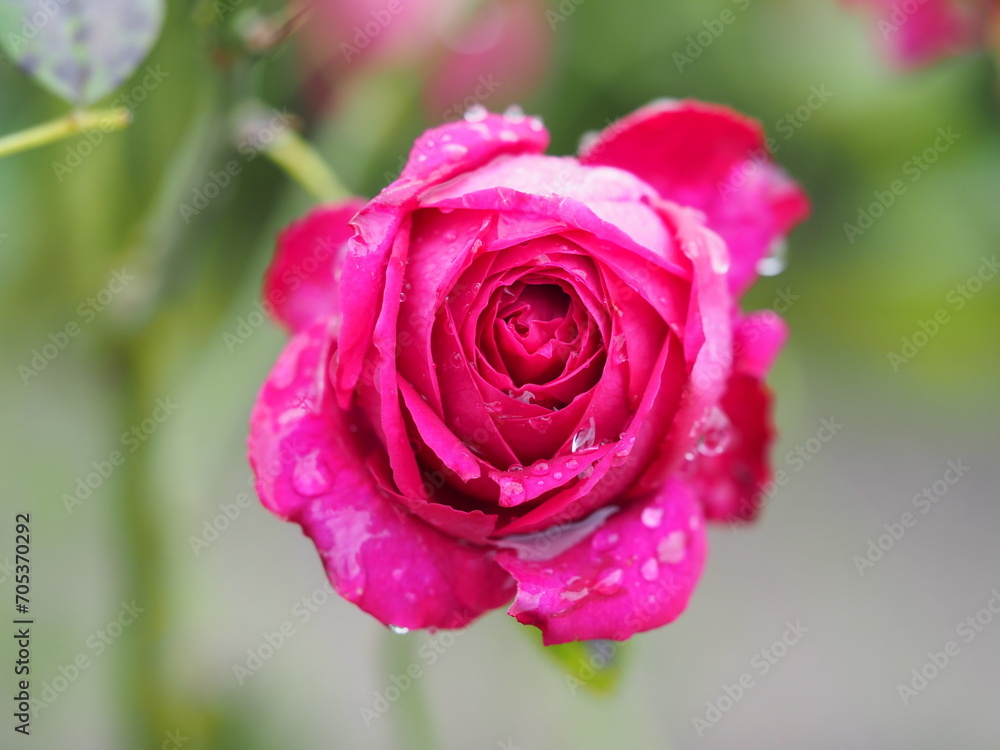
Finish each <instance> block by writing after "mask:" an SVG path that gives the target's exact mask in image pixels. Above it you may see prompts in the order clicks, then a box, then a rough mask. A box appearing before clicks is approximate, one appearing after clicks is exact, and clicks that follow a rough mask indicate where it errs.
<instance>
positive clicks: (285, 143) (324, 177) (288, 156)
mask: <svg viewBox="0 0 1000 750" xmlns="http://www.w3.org/2000/svg"><path fill="white" fill-rule="evenodd" d="M264 153H265V154H267V156H268V158H270V159H271V161H273V162H274V163H275V164H277V165H278V166H279V167H281V168H282V169H283V170H285V172H286V173H288V175H289V176H290V177H292V179H294V180H295V181H296V182H298V183H299V185H301V186H302V187H303V188H305V190H306V191H308V192H309V193H311V194H312V195H313V197H315V198H316V199H317V200H319V201H321V202H323V203H328V202H331V201H336V200H344V199H345V198H350V197H351V192H350V191H349V190H348V189H347V188H346V187H344V185H343V183H341V182H340V180H339V179H337V176H336V175H335V174H334V173H333V170H332V169H330V167H329V166H328V165H327V163H326V162H325V161H323V158H322V157H321V156H320V155H319V152H317V151H316V149H315V148H313V146H311V145H310V144H309V143H307V142H306V141H305V140H303V139H302V137H301V136H299V134H298V133H295V132H294V131H292V130H285V131H284V132H283V133H282V134H281V137H279V138H276V139H275V140H274V143H273V144H272V145H271V146H270V147H269V148H267V149H266V150H265V151H264Z"/></svg>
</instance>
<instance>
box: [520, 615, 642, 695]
mask: <svg viewBox="0 0 1000 750" xmlns="http://www.w3.org/2000/svg"><path fill="white" fill-rule="evenodd" d="M528 630H530V631H531V632H532V633H533V634H538V635H537V641H538V643H539V644H541V642H542V641H541V635H540V631H538V630H536V629H534V628H529V629H528ZM542 650H544V651H545V653H546V654H547V655H548V656H549V658H550V659H552V660H553V661H554V662H555V663H556V665H557V666H558V667H559V669H560V670H562V672H563V673H564V674H565V678H564V679H565V682H566V686H567V688H569V691H570V692H571V693H574V694H575V693H577V692H579V691H581V690H582V691H586V692H589V693H595V694H597V695H608V694H609V693H611V692H612V691H613V690H614V689H615V688H616V687H617V686H618V683H619V682H620V681H621V678H622V675H623V672H624V669H623V666H622V662H623V660H624V651H625V644H624V643H618V642H615V641H608V640H594V641H573V642H572V643H560V644H558V645H556V646H543V647H542Z"/></svg>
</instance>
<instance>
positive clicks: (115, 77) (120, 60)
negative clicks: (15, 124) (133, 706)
mask: <svg viewBox="0 0 1000 750" xmlns="http://www.w3.org/2000/svg"><path fill="white" fill-rule="evenodd" d="M163 14H164V0H0V47H2V48H3V50H4V51H5V52H6V53H7V55H8V56H9V57H10V58H11V60H13V61H14V62H15V64H16V65H17V66H18V67H19V68H20V69H21V70H22V71H24V72H25V73H26V74H28V75H29V76H31V77H32V78H34V79H35V80H36V81H38V82H39V83H40V84H42V85H43V86H45V87H46V88H48V89H49V90H51V91H52V92H53V93H55V94H56V95H58V96H60V97H62V98H63V99H65V100H67V101H68V102H70V103H71V104H75V105H77V106H84V105H87V104H90V103H92V102H94V101H97V100H98V99H100V98H101V97H103V96H104V95H105V94H108V93H109V92H111V91H114V90H115V89H116V88H118V87H119V86H120V85H121V84H122V82H123V81H125V79H126V78H128V77H129V76H130V75H131V74H132V72H133V71H134V70H135V69H136V68H137V67H138V66H139V64H140V63H141V62H142V61H143V60H144V59H146V55H147V54H149V50H150V49H151V48H152V46H153V43H154V42H155V41H156V37H157V36H158V35H159V33H160V27H161V26H162V25H163Z"/></svg>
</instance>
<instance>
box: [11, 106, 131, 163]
mask: <svg viewBox="0 0 1000 750" xmlns="http://www.w3.org/2000/svg"><path fill="white" fill-rule="evenodd" d="M131 121H132V115H131V113H130V112H129V110H128V109H126V108H125V107H118V108H117V109H95V110H83V111H82V112H71V113H70V114H68V115H66V116H65V117H60V118H58V119H56V120H52V121H51V122H46V123H43V124H41V125H36V126H35V127H33V128H28V129H27V130H22V131H20V132H18V133H11V134H10V135H6V136H4V137H2V138H0V158H3V157H5V156H10V155H11V154H18V153H20V152H22V151H28V150H29V149H33V148H38V147H39V146H45V145H48V144H49V143H53V142H55V141H58V140H61V139H63V138H67V137H69V136H71V135H73V134H74V133H80V132H82V131H84V130H98V129H99V130H102V131H103V132H105V133H110V132H111V131H113V130H121V129H122V128H124V127H125V126H127V125H128V124H129V122H131Z"/></svg>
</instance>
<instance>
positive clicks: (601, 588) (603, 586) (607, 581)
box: [594, 568, 625, 596]
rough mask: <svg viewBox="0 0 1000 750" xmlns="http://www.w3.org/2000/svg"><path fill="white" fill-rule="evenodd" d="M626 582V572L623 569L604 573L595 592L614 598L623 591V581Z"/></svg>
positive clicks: (598, 580)
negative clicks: (613, 596) (614, 595)
mask: <svg viewBox="0 0 1000 750" xmlns="http://www.w3.org/2000/svg"><path fill="white" fill-rule="evenodd" d="M624 580H625V571H624V570H622V569H621V568H614V569H613V570H605V571H602V572H601V575H600V576H599V577H598V579H597V582H596V583H595V584H594V591H596V592H597V593H598V594H601V595H602V596H612V595H613V594H617V593H618V592H619V591H621V590H622V581H624Z"/></svg>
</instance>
